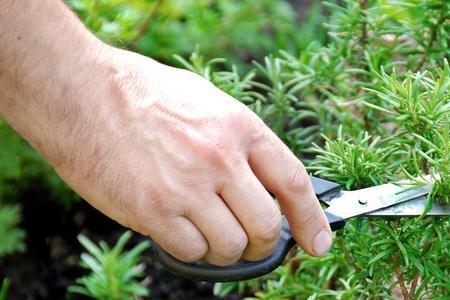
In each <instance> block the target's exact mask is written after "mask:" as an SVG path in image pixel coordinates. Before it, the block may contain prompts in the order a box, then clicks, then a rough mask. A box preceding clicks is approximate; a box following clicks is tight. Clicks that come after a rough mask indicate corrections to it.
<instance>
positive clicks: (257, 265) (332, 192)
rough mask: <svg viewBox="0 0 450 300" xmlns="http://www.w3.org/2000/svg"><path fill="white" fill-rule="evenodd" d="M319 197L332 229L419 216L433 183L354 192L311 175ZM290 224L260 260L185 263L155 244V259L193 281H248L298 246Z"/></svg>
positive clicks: (438, 207) (440, 210)
mask: <svg viewBox="0 0 450 300" xmlns="http://www.w3.org/2000/svg"><path fill="white" fill-rule="evenodd" d="M310 179H311V182H312V185H313V188H314V191H315V193H316V196H317V197H318V198H319V199H320V200H321V201H322V202H325V204H327V205H328V207H327V208H326V209H325V210H324V212H325V215H326V217H327V219H328V222H329V224H330V227H331V229H332V230H333V231H335V230H339V229H341V228H343V227H344V225H345V222H346V220H348V219H350V218H353V217H357V216H366V217H382V218H387V217H394V218H399V217H411V216H420V215H422V214H423V212H424V211H425V209H426V207H427V195H428V193H429V192H431V190H432V188H433V185H432V184H424V185H421V186H418V187H413V188H411V186H408V185H407V184H400V185H397V184H392V183H388V184H383V185H378V186H374V187H369V188H364V189H360V190H354V191H342V190H341V186H340V185H339V184H337V183H334V182H331V181H327V180H324V179H320V178H317V177H313V176H310ZM426 215H427V216H447V215H450V205H443V204H439V203H435V204H434V205H433V207H432V208H431V209H430V210H429V211H428V212H427V213H426ZM295 244H296V243H295V240H294V238H293V237H292V234H291V231H290V229H289V224H288V222H287V220H286V218H285V217H284V216H283V224H282V228H281V233H280V238H279V240H278V244H277V245H276V247H275V250H274V251H273V252H272V253H271V254H270V255H269V256H268V257H266V258H264V259H262V260H259V261H251V262H250V261H243V262H238V263H236V264H234V265H230V266H225V267H220V266H214V265H210V264H207V263H200V262H195V263H186V262H182V261H180V260H178V259H177V258H175V257H173V256H172V255H170V254H169V253H167V252H165V251H164V250H163V249H162V248H161V247H160V246H159V245H158V244H156V243H153V251H154V253H155V256H156V258H157V259H158V260H159V261H160V262H161V263H162V265H163V266H164V267H165V268H166V269H168V270H169V271H170V272H171V273H173V274H175V275H177V276H182V277H186V278H189V279H192V280H199V281H210V282H227V281H239V280H247V279H252V278H255V277H259V276H262V275H264V274H267V273H269V272H271V271H273V270H274V269H275V268H276V267H278V266H279V265H280V264H281V263H282V262H283V260H284V258H285V257H286V255H287V253H288V252H289V250H290V249H291V248H292V247H293V246H294V245H295Z"/></svg>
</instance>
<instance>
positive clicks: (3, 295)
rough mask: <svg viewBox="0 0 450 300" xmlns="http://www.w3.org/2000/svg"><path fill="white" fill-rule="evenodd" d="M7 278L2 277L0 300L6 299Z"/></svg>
mask: <svg viewBox="0 0 450 300" xmlns="http://www.w3.org/2000/svg"><path fill="white" fill-rule="evenodd" d="M8 289H9V280H8V278H5V279H3V283H2V285H1V287H0V300H6V296H8Z"/></svg>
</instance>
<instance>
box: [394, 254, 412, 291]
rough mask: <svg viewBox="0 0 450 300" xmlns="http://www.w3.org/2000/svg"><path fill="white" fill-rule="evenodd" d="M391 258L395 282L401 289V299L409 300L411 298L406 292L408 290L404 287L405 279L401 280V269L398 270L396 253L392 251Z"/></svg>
mask: <svg viewBox="0 0 450 300" xmlns="http://www.w3.org/2000/svg"><path fill="white" fill-rule="evenodd" d="M392 259H393V260H394V266H395V275H396V276H397V282H398V285H399V286H400V289H401V291H402V295H403V299H405V300H409V299H411V298H410V295H409V294H408V290H407V289H406V286H405V281H404V280H403V274H402V271H401V270H400V263H399V261H398V257H397V253H392Z"/></svg>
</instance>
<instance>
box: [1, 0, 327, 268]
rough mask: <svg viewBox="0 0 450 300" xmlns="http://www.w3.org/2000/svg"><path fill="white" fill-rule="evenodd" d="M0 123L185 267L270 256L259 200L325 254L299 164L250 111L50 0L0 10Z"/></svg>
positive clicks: (323, 226)
mask: <svg viewBox="0 0 450 300" xmlns="http://www.w3.org/2000/svg"><path fill="white" fill-rule="evenodd" d="M0 117H1V118H2V119H4V120H5V121H6V122H7V123H9V124H10V125H11V126H12V127H13V128H14V129H15V130H16V131H17V132H18V133H19V134H21V135H22V136H23V137H24V138H25V139H26V140H27V141H28V142H29V143H30V144H31V145H32V146H33V147H34V148H36V149H37V150H38V151H39V152H40V153H41V154H42V155H43V156H44V157H45V158H46V159H47V160H48V161H49V163H50V164H51V165H52V166H53V167H54V169H55V170H56V172H57V173H58V174H59V175H60V176H61V178H63V180H64V181H66V182H67V183H68V184H69V185H70V186H71V187H72V188H73V189H74V190H75V191H76V192H77V193H78V194H79V195H80V196H81V197H83V198H84V199H86V200H87V201H88V202H89V203H90V204H91V205H93V206H94V207H96V208H97V209H99V210H100V211H101V212H103V213H104V214H105V215H107V216H109V217H110V218H112V219H114V220H116V221H117V222H119V223H120V224H122V225H124V226H126V227H129V228H132V229H133V230H135V231H137V232H139V233H141V234H143V235H146V236H149V237H151V238H152V239H153V240H155V241H156V242H157V243H159V244H160V245H161V246H162V247H163V248H164V249H165V250H166V251H168V252H169V253H171V254H172V255H174V256H175V257H177V258H179V259H181V260H183V261H197V260H201V259H204V260H206V261H207V262H209V263H211V264H215V265H229V264H232V263H234V262H236V261H238V260H240V259H244V260H259V259H262V258H264V257H265V256H267V255H268V254H270V253H271V251H272V250H273V248H274V246H275V245H276V243H277V240H278V236H279V233H280V228H281V213H280V210H279V209H278V207H277V205H276V202H275V201H274V200H273V198H272V197H271V196H270V194H269V192H268V191H270V192H272V193H273V194H274V195H275V196H276V199H277V200H278V202H279V204H280V206H281V208H282V211H283V213H284V214H285V215H286V217H287V219H288V221H289V224H290V227H291V229H292V232H293V235H294V238H295V240H296V241H297V242H298V244H299V245H300V246H301V247H302V248H303V249H304V250H305V251H306V252H307V253H309V254H311V255H315V256H319V255H322V254H324V253H325V252H327V251H328V250H329V248H330V247H331V242H332V238H331V230H330V227H329V225H328V222H327V221H326V218H325V215H324V214H323V212H322V209H321V208H320V205H319V202H318V200H317V198H316V197H315V195H314V192H313V189H312V186H311V183H310V181H309V178H308V175H307V172H306V171H305V168H304V167H303V165H302V164H301V162H300V161H299V160H298V159H297V158H296V157H295V155H294V154H292V153H291V151H290V150H289V149H288V148H287V147H286V146H285V145H284V144H283V143H282V142H281V141H280V140H279V139H278V138H277V137H276V135H275V134H274V133H273V132H272V131H271V130H270V129H269V128H268V127H267V126H266V125H265V124H264V123H263V122H262V121H261V120H260V119H259V118H258V117H257V116H256V115H255V114H254V113H253V112H251V111H250V110H249V109H248V108H247V107H246V106H244V105H243V104H241V103H239V102H238V101H236V100H235V99H233V98H232V97H230V96H229V95H227V94H225V93H223V92H222V91H220V90H219V89H218V88H216V87H215V86H214V85H212V84H211V83H209V82H208V81H206V80H205V79H203V78H201V77H199V76H197V75H196V74H193V73H191V72H188V71H185V70H181V69H176V68H173V67H169V66H166V65H163V64H161V63H158V62H157V61H155V60H152V59H150V58H147V57H144V56H141V55H138V54H136V53H132V52H128V51H125V50H121V49H117V48H114V47H111V46H109V45H107V44H105V43H103V42H102V41H100V40H99V39H97V38H96V37H95V36H94V35H92V34H91V33H90V32H89V31H87V30H86V29H85V28H84V26H83V25H82V23H81V22H80V21H79V20H78V19H77V17H76V16H75V15H74V14H73V13H72V12H71V11H70V10H69V9H68V8H67V7H66V6H65V5H64V4H63V3H62V2H59V1H55V0H41V1H31V0H30V1H25V0H22V1H17V0H0ZM2 147H3V145H2Z"/></svg>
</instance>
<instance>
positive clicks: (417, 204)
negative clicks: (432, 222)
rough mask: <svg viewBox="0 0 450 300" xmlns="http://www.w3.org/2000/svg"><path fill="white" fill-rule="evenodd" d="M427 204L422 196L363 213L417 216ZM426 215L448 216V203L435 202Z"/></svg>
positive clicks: (449, 209)
mask: <svg viewBox="0 0 450 300" xmlns="http://www.w3.org/2000/svg"><path fill="white" fill-rule="evenodd" d="M426 206H427V197H426V196H422V197H418V198H416V199H413V200H410V201H406V202H403V203H399V204H397V205H393V206H389V207H386V208H382V209H379V210H376V211H372V212H369V213H366V214H364V216H368V217H417V216H420V215H422V213H423V212H424V210H425V208H426ZM427 216H434V217H439V216H442V217H443V216H450V204H447V205H445V204H440V203H439V202H435V203H434V204H433V207H432V208H431V209H430V210H429V211H428V212H427Z"/></svg>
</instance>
